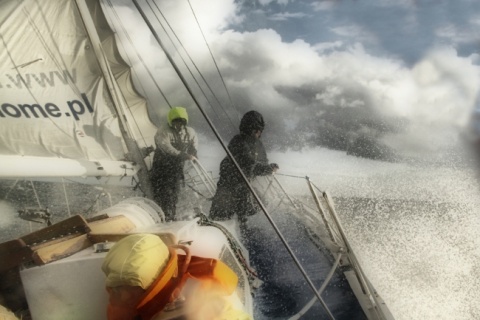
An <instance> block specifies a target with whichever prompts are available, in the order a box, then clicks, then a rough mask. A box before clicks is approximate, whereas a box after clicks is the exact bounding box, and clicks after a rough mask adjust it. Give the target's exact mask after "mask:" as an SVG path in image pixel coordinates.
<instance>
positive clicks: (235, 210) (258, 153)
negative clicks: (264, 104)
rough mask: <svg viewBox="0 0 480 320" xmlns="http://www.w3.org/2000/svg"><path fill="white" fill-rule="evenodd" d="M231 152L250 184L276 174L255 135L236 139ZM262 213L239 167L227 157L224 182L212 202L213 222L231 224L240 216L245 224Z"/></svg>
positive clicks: (221, 172)
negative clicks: (247, 220)
mask: <svg viewBox="0 0 480 320" xmlns="http://www.w3.org/2000/svg"><path fill="white" fill-rule="evenodd" d="M228 149H229V150H230V152H231V153H232V155H233V157H234V158H235V160H236V161H237V163H238V164H239V166H240V168H241V169H242V171H243V173H244V174H245V176H246V177H247V178H248V179H249V180H251V179H253V178H255V177H256V176H262V175H269V174H272V172H273V170H272V167H271V166H270V164H269V163H268V159H267V153H266V151H265V148H264V146H263V143H262V142H261V141H260V140H259V139H257V138H255V137H253V136H252V135H247V134H246V133H240V134H238V135H236V136H235V137H234V138H233V139H232V140H231V141H230V143H229V145H228ZM258 209H259V208H258V204H257V202H256V201H255V199H254V198H253V196H252V194H251V192H250V191H249V189H248V187H247V184H246V183H245V181H244V179H243V178H242V176H241V174H240V173H239V172H238V170H237V168H236V166H235V164H234V163H233V161H232V160H231V159H230V158H229V157H228V156H227V157H225V158H224V159H223V160H222V162H221V163H220V180H219V181H218V183H217V192H216V193H215V196H214V197H213V200H212V206H211V209H210V215H209V218H210V219H212V220H227V219H231V218H232V217H233V216H234V215H235V214H236V215H237V216H238V219H239V220H240V221H245V220H246V217H247V216H249V215H253V214H255V213H256V212H257V211H258Z"/></svg>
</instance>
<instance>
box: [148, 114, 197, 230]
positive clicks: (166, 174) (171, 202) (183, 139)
mask: <svg viewBox="0 0 480 320" xmlns="http://www.w3.org/2000/svg"><path fill="white" fill-rule="evenodd" d="M187 124H188V113H187V110H186V109H185V108H183V107H174V108H172V109H170V111H169V112H168V126H162V127H160V128H159V129H158V131H157V133H156V134H155V145H156V149H155V153H154V156H153V164H152V169H151V171H150V172H151V174H150V179H151V182H152V186H153V192H154V200H155V201H156V202H157V203H158V204H159V205H160V207H161V208H162V210H163V212H164V213H165V218H166V220H167V221H172V220H175V218H176V205H177V201H178V193H179V191H180V187H181V182H182V181H183V180H184V173H183V167H184V163H185V161H186V160H196V157H197V149H198V138H197V134H196V132H195V130H194V129H193V128H191V127H189V126H187Z"/></svg>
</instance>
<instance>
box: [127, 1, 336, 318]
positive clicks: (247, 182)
mask: <svg viewBox="0 0 480 320" xmlns="http://www.w3.org/2000/svg"><path fill="white" fill-rule="evenodd" d="M133 3H134V4H135V6H136V8H137V10H138V11H139V12H140V14H141V15H142V17H143V19H144V20H145V22H146V23H147V25H148V27H149V28H150V31H151V32H152V34H153V35H154V37H155V39H156V40H157V42H158V44H159V45H160V46H161V47H162V48H163V49H164V50H165V54H166V55H167V58H168V60H169V61H170V63H171V64H172V67H173V68H174V69H175V71H176V72H177V74H178V76H179V77H180V79H181V80H182V82H183V84H184V86H185V88H186V89H187V91H188V92H189V94H190V96H191V97H192V99H193V100H194V102H195V104H196V105H197V108H198V109H199V111H200V112H201V113H202V115H203V117H204V118H205V120H206V121H207V123H208V125H209V126H210V128H211V129H212V131H213V133H214V134H215V136H216V138H217V140H218V141H219V142H220V144H221V145H222V147H223V149H224V150H225V152H226V153H227V155H228V156H229V157H230V159H231V160H232V162H233V163H234V165H235V167H236V168H237V170H238V171H239V173H240V175H241V176H242V178H243V180H244V181H245V183H246V184H247V187H248V189H249V190H250V192H251V193H252V195H253V196H254V198H255V200H256V201H257V203H258V204H259V206H260V208H261V209H262V211H263V213H264V214H265V217H266V218H267V220H268V221H269V222H270V225H271V226H272V227H273V229H274V231H275V233H276V234H277V236H278V237H279V238H280V241H281V242H282V244H283V246H284V247H285V248H286V249H287V251H288V253H289V255H290V256H291V257H292V259H293V261H294V263H295V264H296V265H297V268H298V269H299V271H300V272H301V273H302V275H303V277H304V279H305V280H306V281H307V283H308V285H309V286H310V288H311V289H312V291H313V292H314V293H315V295H316V296H317V298H318V301H319V302H320V304H321V305H322V307H323V308H324V310H325V312H326V313H327V315H328V317H329V318H330V319H334V317H333V315H332V314H331V312H330V310H329V309H328V306H327V305H326V303H325V301H324V300H323V299H322V297H321V296H320V294H319V293H318V291H317V289H316V287H315V285H314V283H313V282H312V280H311V279H310V277H309V276H308V274H307V272H306V271H305V269H304V268H303V266H302V265H301V263H300V261H299V260H298V258H297V257H296V255H295V253H294V252H293V250H292V248H291V247H290V245H289V244H288V243H287V241H286V239H285V237H284V236H283V234H282V233H281V232H280V230H279V228H278V226H277V225H276V223H275V222H274V221H273V219H272V217H271V216H270V214H269V213H268V211H267V209H266V208H265V205H264V204H263V202H262V201H261V200H260V198H259V196H258V195H257V193H256V192H255V190H254V189H253V187H252V185H251V183H250V182H249V181H248V178H247V177H246V176H245V174H244V173H243V171H242V169H241V167H240V165H239V164H238V162H237V161H236V160H235V157H234V156H233V155H232V153H231V152H230V150H229V149H228V148H227V146H226V144H225V143H224V142H223V140H222V138H221V137H220V134H219V133H218V131H217V129H216V127H215V126H214V125H213V123H212V121H211V119H210V117H209V116H208V115H207V114H206V113H205V111H204V110H203V108H202V106H201V105H200V104H199V102H198V100H197V99H196V98H195V96H194V94H193V91H192V89H191V87H190V85H189V84H188V83H187V81H186V80H185V77H184V76H183V75H182V74H181V72H180V70H179V68H178V66H177V64H176V63H175V61H174V60H173V59H172V57H171V55H170V54H169V53H168V52H167V51H166V48H165V46H164V44H163V42H162V41H161V39H160V38H159V36H158V33H157V32H156V31H155V29H154V28H153V26H152V24H151V23H150V21H149V20H148V18H147V17H146V15H145V12H144V11H143V9H142V8H141V7H140V5H139V4H138V2H137V0H133Z"/></svg>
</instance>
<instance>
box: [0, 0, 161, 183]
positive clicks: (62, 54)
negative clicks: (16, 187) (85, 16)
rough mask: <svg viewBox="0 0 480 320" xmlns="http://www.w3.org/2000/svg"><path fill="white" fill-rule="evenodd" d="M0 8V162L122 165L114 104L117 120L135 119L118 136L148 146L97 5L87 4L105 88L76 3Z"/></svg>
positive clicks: (147, 130)
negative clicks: (22, 160)
mask: <svg viewBox="0 0 480 320" xmlns="http://www.w3.org/2000/svg"><path fill="white" fill-rule="evenodd" d="M0 5H1V10H0V37H1V42H0V46H1V49H0V70H1V75H0V97H1V100H0V156H6V155H8V156H32V157H47V158H51V159H52V162H50V164H52V163H54V161H55V159H54V158H67V159H76V160H88V161H100V160H108V161H121V160H129V159H127V158H126V156H125V155H126V153H127V150H126V147H125V143H124V140H123V138H124V137H122V133H121V130H120V127H119V123H118V117H117V115H116V113H115V110H114V102H115V105H116V106H117V108H118V104H122V105H123V108H124V109H123V111H122V112H123V113H124V117H126V118H131V117H132V115H133V114H134V115H135V120H134V121H131V122H130V123H131V124H135V126H131V127H128V128H124V130H126V131H128V133H129V134H130V136H131V137H132V138H134V140H135V141H136V142H137V144H138V145H139V146H141V147H142V146H149V145H152V144H153V136H154V134H155V127H154V126H153V125H152V124H151V122H150V120H149V118H148V113H147V109H146V103H145V100H144V99H143V98H142V97H140V96H139V95H138V94H137V92H136V91H135V90H134V89H133V86H132V81H131V77H130V71H129V70H130V69H129V66H128V65H126V64H125V62H124V61H123V60H122V58H121V56H120V54H119V53H118V51H117V50H116V45H115V39H114V35H113V33H112V31H111V29H110V28H109V26H108V24H107V22H106V20H105V18H104V16H103V13H102V11H101V10H100V5H99V3H98V2H97V1H90V2H89V3H87V5H88V7H89V8H88V9H89V11H91V12H92V19H93V22H94V24H95V26H96V29H97V30H101V32H100V34H99V37H100V41H101V47H100V50H101V53H102V58H103V59H104V60H103V61H101V63H104V64H105V65H106V66H107V67H108V68H109V70H110V71H111V72H112V75H113V76H114V77H115V79H116V81H113V82H112V81H111V80H113V79H108V77H109V75H108V74H107V75H105V70H102V68H101V66H100V65H99V62H98V60H97V56H98V52H95V50H94V45H95V43H92V39H91V37H90V36H89V35H88V34H87V31H86V28H85V25H86V24H85V22H84V21H83V20H82V19H81V17H80V13H79V9H78V8H79V7H81V5H79V6H77V3H76V1H74V0H51V1H35V0H25V1H16V0H5V1H2V2H1V4H0ZM19 30H22V32H18V31H19ZM93 41H95V40H93ZM96 54H97V56H96ZM112 83H114V85H112ZM112 86H113V88H112ZM115 89H119V90H120V91H119V92H118V93H116V94H112V93H111V92H113V91H112V90H115ZM112 97H113V98H112ZM120 107H122V106H120ZM128 120H132V119H128ZM0 159H1V158H0ZM3 162H6V161H3ZM3 162H2V164H3ZM13 164H14V165H15V167H16V169H18V168H19V164H18V163H17V164H15V163H13ZM122 165H124V163H121V162H120V163H119V165H118V166H119V167H120V166H122ZM30 166H31V164H30ZM4 170H6V171H8V168H5V169H4ZM93 175H95V174H93Z"/></svg>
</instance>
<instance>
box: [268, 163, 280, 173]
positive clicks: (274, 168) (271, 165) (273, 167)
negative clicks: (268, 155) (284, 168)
mask: <svg viewBox="0 0 480 320" xmlns="http://www.w3.org/2000/svg"><path fill="white" fill-rule="evenodd" d="M270 168H272V171H273V172H277V170H278V169H280V167H279V166H278V164H276V163H270Z"/></svg>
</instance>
